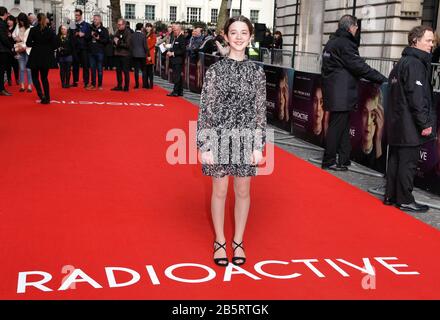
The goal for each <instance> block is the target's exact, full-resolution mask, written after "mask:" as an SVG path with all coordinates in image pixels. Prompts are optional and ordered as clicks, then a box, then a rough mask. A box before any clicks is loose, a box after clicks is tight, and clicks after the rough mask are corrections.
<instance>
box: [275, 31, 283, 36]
mask: <svg viewBox="0 0 440 320" xmlns="http://www.w3.org/2000/svg"><path fill="white" fill-rule="evenodd" d="M273 34H274V35H279V36H280V37H282V36H283V34H282V33H281V31H275V32H274V33H273Z"/></svg>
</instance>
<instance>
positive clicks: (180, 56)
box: [170, 33, 186, 64]
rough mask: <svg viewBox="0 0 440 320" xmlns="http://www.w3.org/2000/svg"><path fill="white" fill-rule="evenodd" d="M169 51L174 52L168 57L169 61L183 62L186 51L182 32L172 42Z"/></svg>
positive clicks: (173, 62) (172, 62)
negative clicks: (172, 55)
mask: <svg viewBox="0 0 440 320" xmlns="http://www.w3.org/2000/svg"><path fill="white" fill-rule="evenodd" d="M170 51H171V52H174V57H171V58H170V63H171V64H183V61H184V60H185V53H186V45H185V36H184V35H183V33H182V34H181V35H180V36H178V37H177V38H176V39H175V41H174V42H173V47H172V48H171V49H170Z"/></svg>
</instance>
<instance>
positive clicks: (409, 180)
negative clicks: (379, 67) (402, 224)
mask: <svg viewBox="0 0 440 320" xmlns="http://www.w3.org/2000/svg"><path fill="white" fill-rule="evenodd" d="M408 44H409V46H408V47H406V48H405V49H404V50H403V52H402V58H401V59H400V60H399V62H398V63H397V64H396V65H395V66H394V68H393V70H392V71H391V73H390V77H389V83H390V87H389V96H388V99H389V103H388V110H387V113H386V121H385V123H386V126H387V135H388V144H389V146H390V152H389V158H388V170H387V184H386V191H385V199H384V204H385V205H396V206H397V207H398V208H400V209H401V210H405V211H412V212H420V213H422V212H426V211H428V210H429V207H428V206H425V205H421V204H418V203H416V202H415V200H414V196H413V195H412V190H413V187H414V177H415V174H416V170H417V162H418V160H419V158H420V148H421V146H422V145H423V144H425V143H426V142H428V141H430V140H432V139H434V138H435V125H436V118H435V110H434V108H433V106H432V86H431V59H432V56H431V50H432V47H433V46H434V32H433V30H432V28H430V27H428V26H418V27H415V28H413V29H412V30H411V31H410V32H409V34H408Z"/></svg>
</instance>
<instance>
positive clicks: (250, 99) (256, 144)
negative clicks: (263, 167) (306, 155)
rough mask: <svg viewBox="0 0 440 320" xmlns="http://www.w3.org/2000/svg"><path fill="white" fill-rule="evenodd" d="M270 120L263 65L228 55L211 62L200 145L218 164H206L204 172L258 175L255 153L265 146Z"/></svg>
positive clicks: (199, 130)
mask: <svg viewBox="0 0 440 320" xmlns="http://www.w3.org/2000/svg"><path fill="white" fill-rule="evenodd" d="M266 123H267V122H266V76H265V74H264V71H263V68H262V67H261V66H258V65H257V64H255V63H254V62H252V61H250V60H248V59H246V60H243V61H238V60H234V59H231V58H228V57H226V58H224V59H222V60H220V61H218V62H216V63H215V64H213V65H211V66H210V67H209V69H208V71H207V72H206V77H205V81H204V83H203V88H202V95H201V103H200V109H199V115H198V120H197V147H198V148H199V149H200V150H201V151H202V152H204V151H208V150H211V151H212V152H213V154H214V164H212V165H211V164H203V165H202V173H203V174H204V175H207V176H213V177H216V178H221V177H224V176H226V175H232V176H238V177H248V176H255V175H256V171H257V170H256V169H257V168H256V165H252V164H251V160H252V152H253V150H259V151H262V150H263V148H264V145H265V142H266Z"/></svg>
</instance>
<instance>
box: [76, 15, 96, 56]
mask: <svg viewBox="0 0 440 320" xmlns="http://www.w3.org/2000/svg"><path fill="white" fill-rule="evenodd" d="M91 30H92V29H91V27H90V23H88V22H85V21H81V23H77V24H76V29H75V31H74V35H75V37H76V49H77V50H88V43H89V41H90V39H91V38H92V32H91ZM79 32H82V33H84V37H80V36H79Z"/></svg>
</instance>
